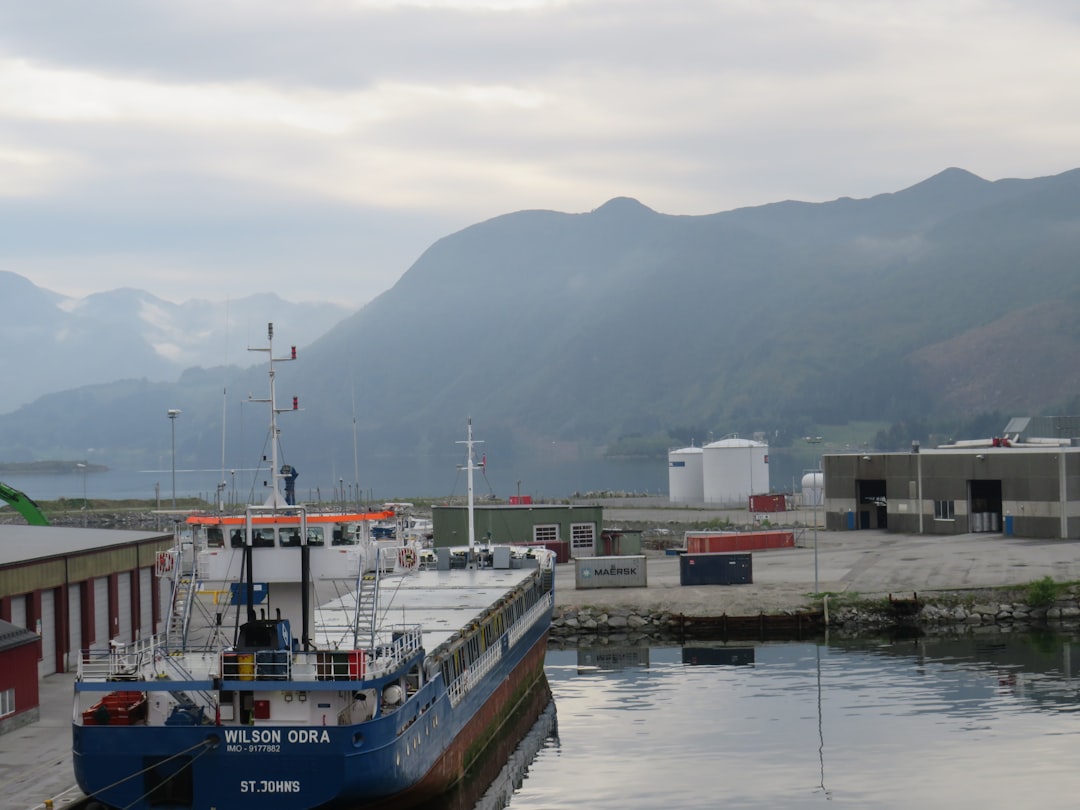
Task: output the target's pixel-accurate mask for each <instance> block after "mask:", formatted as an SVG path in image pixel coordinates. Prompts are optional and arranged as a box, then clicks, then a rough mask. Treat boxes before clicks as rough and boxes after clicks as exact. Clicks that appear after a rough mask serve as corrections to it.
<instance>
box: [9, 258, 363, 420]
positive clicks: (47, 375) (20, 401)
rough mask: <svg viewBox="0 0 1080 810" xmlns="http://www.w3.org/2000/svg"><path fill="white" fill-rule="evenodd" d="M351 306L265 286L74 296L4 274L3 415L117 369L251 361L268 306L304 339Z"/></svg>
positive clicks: (157, 371)
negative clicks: (227, 292)
mask: <svg viewBox="0 0 1080 810" xmlns="http://www.w3.org/2000/svg"><path fill="white" fill-rule="evenodd" d="M349 312H350V310H349V309H348V308H346V307H342V306H339V305H336V304H332V303H289V302H287V301H284V300H282V299H281V298H279V297H278V296H277V295H274V294H270V293H260V294H256V295H250V296H246V297H244V298H241V299H237V300H235V301H206V300H191V301H185V302H184V303H181V304H174V303H172V302H171V301H165V300H163V299H160V298H157V297H156V296H154V295H152V294H151V293H148V292H146V291H144V290H136V289H131V288H120V289H115V290H110V291H108V292H100V293H94V294H92V295H88V296H86V297H85V298H72V297H68V296H64V295H61V294H59V293H56V292H53V291H51V290H47V289H44V288H41V287H38V286H36V285H35V284H33V283H32V282H30V281H29V280H28V279H26V278H23V277H22V276H19V275H17V274H15V273H9V272H3V271H0V339H2V340H3V343H4V347H5V352H4V355H3V356H0V374H3V375H4V376H5V378H6V379H10V380H18V384H17V385H9V386H5V387H4V388H2V389H0V412H4V411H10V410H12V409H14V408H16V407H18V406H20V405H26V404H28V403H30V402H32V401H34V400H35V399H37V398H38V397H40V396H41V395H43V394H47V393H55V392H57V391H62V390H67V389H70V388H72V387H77V386H80V385H87V384H92V383H99V382H102V381H112V380H115V379H117V377H118V376H124V377H133V378H146V379H150V380H158V381H175V380H176V379H177V378H178V377H179V375H180V372H181V371H183V370H184V369H185V368H189V367H191V366H209V365H220V364H222V363H241V364H243V365H249V364H250V363H251V362H253V358H251V357H248V356H247V355H246V352H244V351H243V350H244V347H245V346H246V345H248V343H250V341H251V340H252V339H254V340H256V341H262V340H263V334H262V333H263V331H264V329H265V323H266V319H267V317H268V315H267V313H273V314H272V316H271V317H277V318H279V319H281V320H282V321H283V322H286V321H287V322H289V323H290V324H294V325H295V328H294V329H293V331H294V332H295V333H296V338H297V340H302V341H305V342H307V341H311V340H314V339H315V338H317V337H318V336H319V335H321V334H322V333H324V332H326V331H327V330H328V329H329V328H330V327H331V326H333V325H334V323H336V322H337V321H339V320H340V319H341V318H343V317H345V316H346V315H348V314H349ZM253 327H254V328H253ZM230 344H231V345H230Z"/></svg>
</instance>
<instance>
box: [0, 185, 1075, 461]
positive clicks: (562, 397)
mask: <svg viewBox="0 0 1080 810" xmlns="http://www.w3.org/2000/svg"><path fill="white" fill-rule="evenodd" d="M1078 256H1080V171H1071V172H1067V173H1065V174H1061V175H1057V176H1054V177H1045V178H1037V179H1030V180H1001V181H997V182H988V181H986V180H983V179H980V178H978V177H976V176H975V175H973V174H971V173H969V172H966V171H963V170H961V169H948V170H946V171H944V172H942V173H940V174H938V175H935V176H934V177H931V178H929V179H927V180H925V181H923V182H921V183H918V184H916V185H914V186H912V187H910V188H908V189H904V190H902V191H898V192H895V193H889V194H881V195H878V196H875V197H871V198H869V199H861V200H855V199H849V198H844V199H838V200H834V201H832V202H827V203H802V202H792V201H788V202H779V203H775V204H771V205H765V206H760V207H755V208H743V209H738V210H734V211H728V212H723V213H717V214H711V215H707V216H671V215H666V214H661V213H657V212H655V211H653V210H651V209H650V208H648V207H647V206H645V205H642V204H641V203H639V202H637V201H635V200H630V199H625V198H618V199H614V200H611V201H609V202H608V203H606V204H604V205H602V206H600V207H599V208H597V209H596V210H594V211H591V212H589V213H584V214H566V213H558V212H553V211H522V212H518V213H512V214H507V215H504V216H500V217H497V218H495V219H492V220H489V221H487V222H482V223H479V224H477V225H474V226H472V227H470V228H466V229H465V230H463V231H460V232H459V233H455V234H452V235H450V236H447V237H445V238H444V239H441V240H439V241H438V242H436V243H435V244H434V245H432V246H431V247H429V248H428V250H427V251H425V252H424V253H423V255H422V256H421V257H420V258H419V259H418V260H417V262H416V263H415V264H414V265H413V266H412V267H411V268H410V269H409V270H408V271H407V272H406V273H405V274H404V275H403V276H402V278H401V279H400V280H399V282H398V283H397V284H396V285H394V287H393V288H392V289H390V290H388V291H387V292H386V293H384V294H383V295H382V296H380V297H379V298H378V299H376V300H375V301H373V302H372V303H371V304H369V305H368V306H366V307H364V308H363V309H362V310H360V311H359V312H357V313H355V314H353V315H351V316H349V317H347V318H345V319H344V320H342V321H340V322H339V323H338V324H337V325H336V326H334V327H333V328H332V329H331V330H330V331H329V332H327V333H326V334H325V335H323V336H322V337H319V338H318V339H316V340H314V341H313V342H312V343H311V344H310V345H307V344H306V343H305V341H304V340H303V339H302V338H295V339H294V337H293V336H294V335H296V334H297V332H298V331H299V328H300V326H301V324H300V323H299V322H298V321H299V320H301V319H292V322H289V320H282V319H281V318H277V319H276V320H277V324H276V325H277V330H278V334H279V335H280V336H281V337H282V339H283V340H285V341H287V342H289V343H293V342H295V343H297V344H300V345H301V346H302V348H303V351H302V359H303V362H302V363H298V364H296V365H295V366H289V367H288V368H287V369H283V370H282V372H281V380H282V381H285V380H287V382H288V390H289V392H290V393H296V394H298V395H300V396H301V400H302V402H303V407H304V408H305V414H304V415H303V418H300V419H296V420H295V422H294V423H293V424H291V425H290V434H289V435H290V439H291V440H292V441H293V442H294V444H293V452H294V453H296V454H297V455H298V456H299V459H298V461H297V463H309V464H319V463H321V462H322V461H324V460H325V458H326V457H327V454H328V453H330V452H331V451H332V450H333V449H334V448H335V447H336V446H338V445H340V444H341V442H342V441H343V437H346V436H348V437H350V438H351V437H353V436H356V437H357V438H358V444H359V446H360V447H362V448H363V452H364V453H365V454H367V455H371V456H376V457H377V456H379V455H380V454H381V455H383V456H389V455H394V454H402V453H406V454H417V455H420V456H422V455H424V454H425V453H429V452H432V450H433V449H436V450H440V451H441V450H442V449H443V448H446V447H450V448H453V446H454V445H453V442H454V441H455V440H456V439H459V438H460V437H461V436H460V434H461V425H462V423H463V420H464V417H465V416H466V415H472V416H473V418H474V421H475V422H476V423H477V424H478V425H483V426H484V429H483V433H484V436H485V438H487V439H488V440H489V441H491V442H492V443H493V444H497V445H498V446H500V447H502V448H503V449H504V451H505V450H506V449H508V448H512V452H518V453H535V452H537V449H538V448H550V447H552V446H553V443H559V442H567V443H573V444H574V445H575V446H579V447H583V446H589V447H605V446H612V445H614V444H615V443H616V442H618V441H619V440H620V439H625V438H626V437H628V436H638V437H646V438H647V437H657V441H659V442H660V446H663V441H664V440H665V437H669V438H670V437H680V440H681V439H682V438H689V437H694V438H696V439H697V440H698V441H705V440H707V437H708V435H709V433H710V432H711V433H713V434H714V435H716V436H717V437H719V436H720V435H723V434H726V433H729V432H734V431H738V432H742V433H745V434H749V433H751V432H757V431H760V432H762V433H764V434H765V435H766V437H768V438H769V439H770V442H772V443H774V444H775V445H782V444H784V443H785V442H789V441H791V440H792V437H799V436H803V435H808V434H810V433H811V432H812V430H813V427H814V426H815V425H823V424H832V425H836V424H844V423H846V422H849V421H854V420H865V421H878V422H881V421H884V422H891V421H895V420H903V419H911V418H915V417H917V418H922V419H925V418H933V417H950V416H953V417H959V416H964V415H967V414H974V413H980V412H987V411H998V410H1001V411H1007V412H1010V413H1016V414H1035V413H1041V412H1044V411H1045V410H1047V409H1052V408H1054V407H1056V406H1057V405H1059V404H1060V403H1063V402H1065V401H1066V400H1068V399H1069V398H1070V397H1075V396H1076V395H1077V394H1078V393H1080V391H1078V388H1080V384H1078V381H1080V351H1077V350H1078V349H1080V327H1077V326H1076V325H1075V324H1074V323H1073V319H1072V318H1071V317H1070V316H1071V314H1072V313H1073V312H1075V309H1076V307H1075V304H1076V303H1077V301H1078V300H1080V272H1077V270H1078V268H1077V261H1078V259H1077V257H1078ZM49 302H50V298H49V296H48V295H46V294H45V293H42V294H41V295H40V296H38V298H37V299H34V300H31V301H30V304H32V305H33V306H34V307H36V308H37V309H39V310H40V311H42V312H44V313H45V315H47V316H48V318H49V319H52V318H56V317H57V316H56V315H55V313H54V312H53V310H52V309H50V308H49ZM273 319H274V318H273V317H272V316H267V317H264V318H262V319H261V321H267V320H273ZM261 321H260V323H261ZM178 322H182V321H178ZM43 328H46V327H43ZM48 328H55V327H48ZM99 334H100V335H101V337H100V338H97V337H96V338H95V340H98V339H100V340H102V341H106V340H117V339H120V338H119V337H117V336H113V335H111V334H110V333H108V332H107V331H102V332H100V333H99ZM145 362H153V358H152V357H149V356H148V357H146V358H145ZM158 362H160V353H159V354H158ZM260 374H261V372H260V371H252V372H243V373H241V372H239V371H237V372H236V374H235V380H236V385H235V386H234V388H235V389H236V390H238V391H239V390H242V391H244V393H245V395H246V392H247V391H249V390H252V391H256V392H260V391H262V390H263V389H262V387H261V386H262V382H261V377H260V376H258V375H260ZM147 376H148V379H149V378H150V377H149V375H147ZM219 380H220V373H219V372H216V371H213V370H210V371H203V370H197V369H192V370H191V371H189V372H188V374H187V375H186V379H185V380H184V381H182V383H181V385H180V386H179V387H176V386H171V385H165V384H161V385H158V384H156V383H149V382H125V383H117V384H112V385H104V386H96V387H93V388H84V389H81V390H77V391H69V392H65V393H63V394H56V395H54V396H53V397H50V398H48V399H45V400H41V401H39V402H36V403H35V404H34V405H33V406H31V407H29V408H25V409H22V410H20V411H18V412H16V413H13V414H9V415H7V416H4V417H0V458H4V457H6V456H26V455H28V454H30V455H32V454H33V453H35V452H40V450H41V448H44V447H53V448H54V449H56V451H57V452H61V453H63V454H64V455H66V456H68V457H79V450H78V448H80V447H82V448H85V447H86V446H87V441H88V440H87V438H86V437H87V435H88V434H92V435H94V436H96V437H97V438H95V439H94V442H96V444H94V445H92V446H100V447H111V448H116V451H117V452H122V453H128V452H130V453H131V454H132V456H133V457H134V456H135V455H137V451H138V448H139V447H140V446H146V444H147V443H148V441H147V439H146V438H145V437H144V436H143V435H142V434H140V432H139V431H140V430H142V429H144V428H145V429H146V430H148V431H153V433H151V434H149V435H153V436H158V437H159V438H160V434H161V426H160V421H161V420H160V413H159V412H160V411H161V409H162V408H163V407H166V406H168V403H170V402H178V401H179V400H180V398H181V397H184V398H186V400H187V401H188V402H189V403H190V404H188V405H186V406H183V407H186V408H188V409H190V410H191V411H193V412H195V413H196V414H197V417H199V418H202V419H204V420H205V425H206V427H205V429H204V430H201V431H190V430H189V431H185V438H184V441H185V443H186V444H185V451H186V452H195V451H197V450H198V451H199V452H207V453H210V454H211V455H212V454H213V442H214V441H220V431H219V430H218V429H217V428H216V427H214V425H217V424H218V423H219V422H220V418H219V417H218V416H217V415H216V414H217V412H219V411H220V397H221V386H220V384H219ZM61 412H62V413H65V414H69V417H68V418H66V419H65V420H64V424H63V425H62V426H61V427H60V428H59V429H58V428H57V425H56V418H57V414H58V413H61ZM144 412H145V413H148V414H152V417H147V418H146V419H145V422H146V424H145V425H143V421H144V419H143V417H142V415H141V414H143V413H144ZM72 413H74V414H76V416H74V417H71V416H70V414H72ZM191 421H192V422H197V419H195V418H193V419H192V420H191ZM193 432H198V434H199V435H197V436H195V435H192V433H193ZM671 440H674V439H673V438H672V439H671ZM297 448H299V449H297ZM545 452H547V451H545ZM551 452H554V451H551ZM106 463H109V462H106Z"/></svg>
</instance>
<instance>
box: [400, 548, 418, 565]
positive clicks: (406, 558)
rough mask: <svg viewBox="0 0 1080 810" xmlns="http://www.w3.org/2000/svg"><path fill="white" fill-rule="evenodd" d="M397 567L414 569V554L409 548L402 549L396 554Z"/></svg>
mask: <svg viewBox="0 0 1080 810" xmlns="http://www.w3.org/2000/svg"><path fill="white" fill-rule="evenodd" d="M398 565H400V566H401V567H402V568H415V567H416V552H415V551H413V550H412V549H411V548H408V547H406V548H403V549H401V551H399V552H398Z"/></svg>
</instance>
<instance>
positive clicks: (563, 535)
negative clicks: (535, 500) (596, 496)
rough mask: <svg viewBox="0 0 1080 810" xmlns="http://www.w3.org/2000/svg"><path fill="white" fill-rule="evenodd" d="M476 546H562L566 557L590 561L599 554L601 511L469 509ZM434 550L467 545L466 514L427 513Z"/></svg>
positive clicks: (458, 509)
mask: <svg viewBox="0 0 1080 810" xmlns="http://www.w3.org/2000/svg"><path fill="white" fill-rule="evenodd" d="M473 520H474V529H475V532H476V542H478V543H485V542H492V543H517V544H529V543H534V544H537V545H544V546H548V547H550V548H556V545H554V544H565V549H566V551H567V554H568V556H570V557H593V556H595V555H596V554H597V553H598V552H599V545H598V542H599V539H600V531H601V527H602V525H603V521H604V509H603V507H600V506H572V505H569V504H521V505H518V504H514V505H501V504H500V505H483V506H476V507H474V509H473ZM431 521H432V527H433V531H434V535H435V539H434V544H435V546H463V545H467V544H468V542H469V510H468V509H467V508H466V507H464V506H436V507H434V508H433V509H432V512H431Z"/></svg>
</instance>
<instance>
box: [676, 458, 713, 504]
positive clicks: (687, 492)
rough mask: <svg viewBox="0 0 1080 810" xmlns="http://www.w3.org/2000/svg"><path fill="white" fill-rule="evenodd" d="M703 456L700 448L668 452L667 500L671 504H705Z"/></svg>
mask: <svg viewBox="0 0 1080 810" xmlns="http://www.w3.org/2000/svg"><path fill="white" fill-rule="evenodd" d="M704 454H705V451H704V450H703V449H702V448H700V447H684V448H682V449H681V450H671V451H669V452H668V500H670V501H671V502H672V503H704V502H705V479H704V477H703V473H702V459H703V458H704Z"/></svg>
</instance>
